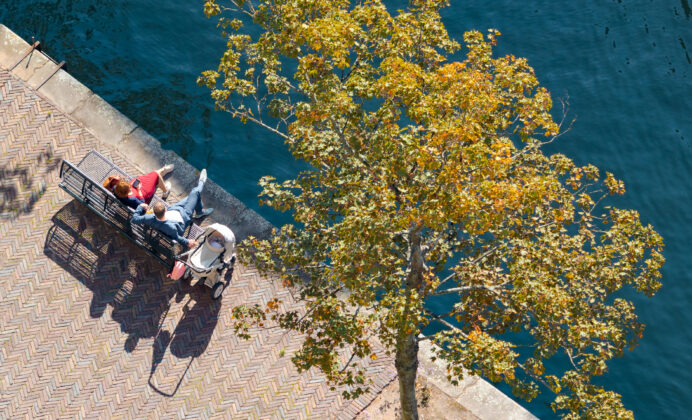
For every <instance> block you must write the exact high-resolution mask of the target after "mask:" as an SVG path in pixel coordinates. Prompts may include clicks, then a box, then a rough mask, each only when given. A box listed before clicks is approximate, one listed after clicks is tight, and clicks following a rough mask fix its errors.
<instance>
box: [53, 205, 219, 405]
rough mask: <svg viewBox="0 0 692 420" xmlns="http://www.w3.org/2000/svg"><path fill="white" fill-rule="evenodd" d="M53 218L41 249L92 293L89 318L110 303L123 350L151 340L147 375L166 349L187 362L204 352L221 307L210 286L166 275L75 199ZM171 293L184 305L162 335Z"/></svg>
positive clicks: (165, 271) (101, 312)
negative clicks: (172, 325)
mask: <svg viewBox="0 0 692 420" xmlns="http://www.w3.org/2000/svg"><path fill="white" fill-rule="evenodd" d="M52 222H53V225H52V226H51V227H50V229H49V230H48V233H47V235H46V240H45V244H44V254H45V255H46V256H47V257H48V258H50V259H51V260H52V261H54V262H55V263H56V264H58V265H59V266H60V267H61V268H62V269H64V270H65V271H67V272H68V273H69V274H71V275H72V276H74V277H75V278H76V279H77V280H79V281H80V282H81V283H82V284H84V286H86V287H87V288H88V289H89V290H90V291H91V292H92V294H93V295H92V299H91V304H90V315H91V317H93V318H99V317H101V316H102V315H103V313H104V312H105V310H106V309H107V308H108V306H111V307H112V311H111V318H112V319H113V321H116V322H117V323H118V324H119V325H120V328H121V330H122V331H123V332H124V333H126V334H127V335H128V337H127V339H126V341H125V343H124V350H125V351H127V352H132V351H133V350H134V349H135V348H136V347H137V344H138V342H139V340H140V339H143V338H153V339H154V343H153V352H154V357H153V360H152V367H151V374H153V373H154V371H155V370H156V367H157V366H158V364H159V363H160V362H161V360H162V358H163V354H164V352H165V350H166V348H169V349H170V353H171V354H172V355H174V356H175V357H177V358H188V357H189V358H190V360H191V361H192V360H194V359H195V358H197V357H199V356H200V355H202V354H203V353H204V351H205V350H206V349H207V346H208V344H209V341H210V338H211V335H212V333H213V331H214V328H215V327H216V324H217V322H218V314H219V310H220V307H221V303H220V301H213V300H212V299H211V297H210V296H209V291H208V289H206V290H205V288H203V287H202V286H189V285H183V286H181V285H179V284H178V283H176V282H175V281H173V280H170V279H168V278H166V274H167V272H168V269H167V267H165V266H164V265H163V264H161V263H160V262H158V261H157V260H155V259H154V258H153V257H151V256H150V255H149V254H147V253H146V252H144V251H143V250H141V249H139V248H138V247H137V246H136V245H135V244H134V243H132V241H130V240H128V239H127V238H125V237H124V236H123V235H121V234H120V233H118V232H117V231H116V230H115V229H114V228H113V227H111V226H110V225H108V224H107V223H106V222H104V221H103V220H102V219H101V218H100V217H98V216H97V215H95V214H94V213H93V212H92V211H91V210H89V209H88V208H87V207H86V206H84V205H83V204H82V203H80V202H79V201H77V200H73V201H71V202H70V203H68V204H66V205H65V206H64V207H62V208H61V209H60V210H58V212H57V213H56V214H55V215H54V216H53V217H52ZM173 298H175V299H176V300H177V301H178V302H181V301H182V300H183V299H187V303H186V305H185V308H187V309H184V310H183V311H184V313H183V316H182V319H181V320H180V321H179V322H178V323H177V326H176V328H175V331H174V332H173V333H172V334H169V336H168V338H166V336H165V334H161V332H162V331H161V326H162V324H163V321H164V320H165V318H166V317H167V316H168V315H169V314H168V312H169V309H170V306H171V303H172V301H173ZM164 343H165V345H164V346H162V344H164ZM190 363H191V362H190ZM188 367H189V366H188ZM185 373H187V370H186V372H185ZM184 376H185V374H183V375H182V377H181V378H180V382H182V380H183V378H184ZM179 385H180V384H178V386H179ZM175 390H176V391H177V387H176V389H175ZM157 392H159V391H158V390H157ZM160 393H161V392H160ZM162 394H163V395H167V394H165V393H162ZM171 395H173V394H171Z"/></svg>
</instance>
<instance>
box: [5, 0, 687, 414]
mask: <svg viewBox="0 0 692 420" xmlns="http://www.w3.org/2000/svg"><path fill="white" fill-rule="evenodd" d="M201 3H202V2H201V0H200V1H199V2H195V1H189V0H168V1H153V0H132V1H123V0H120V1H117V0H74V1H72V0H62V1H58V0H53V1H39V0H0V22H1V23H4V24H5V25H7V26H8V27H10V28H11V29H12V30H14V31H15V32H17V33H18V34H19V35H21V36H22V37H24V38H25V39H31V37H32V36H35V37H36V39H39V40H41V41H42V42H43V43H44V45H45V51H46V52H48V53H49V54H51V55H52V56H53V57H54V58H56V59H59V60H66V61H67V64H68V70H69V71H70V73H72V74H73V75H74V76H75V77H76V78H77V79H79V80H81V81H82V82H83V83H84V84H86V85H87V86H89V87H90V88H91V89H93V90H94V91H95V92H97V93H98V94H99V95H101V96H103V97H104V98H105V99H106V100H107V101H109V102H111V103H112V104H114V105H115V106H116V107H117V108H119V109H120V110H121V111H122V112H123V113H124V114H126V115H128V116H129V117H130V118H132V119H133V120H134V121H135V122H137V123H138V124H139V125H141V126H142V127H143V128H145V129H146V130H147V131H149V132H150V133H151V134H152V135H154V136H155V137H157V138H159V139H160V140H161V141H162V142H163V143H164V147H166V148H170V149H172V150H175V151H176V152H178V153H179V154H180V155H182V156H184V157H185V158H186V159H187V160H188V161H190V162H191V163H192V164H193V165H195V166H197V167H199V168H201V167H207V168H209V173H210V177H211V178H213V179H214V180H215V181H217V182H218V183H219V184H221V185H222V186H223V187H224V188H226V189H227V190H228V191H229V192H231V193H232V194H234V195H235V196H237V197H238V198H239V199H241V200H242V201H244V202H245V203H246V204H247V205H248V206H249V207H251V208H253V209H255V210H257V211H258V212H259V213H260V214H262V215H263V216H264V217H266V218H267V219H269V220H270V221H272V222H273V223H275V224H281V223H283V222H285V221H287V220H288V219H287V217H286V216H284V215H281V214H277V213H274V212H272V211H270V210H269V209H266V208H259V207H258V205H257V194H258V192H259V187H258V186H257V180H258V179H259V178H260V177H261V176H262V175H266V174H271V175H274V176H276V177H277V178H286V177H289V176H291V175H293V174H295V173H296V171H297V170H298V169H299V168H300V165H299V164H298V163H296V162H294V161H293V160H292V159H291V156H290V155H289V154H288V152H287V151H286V149H285V148H284V147H283V145H282V144H281V143H280V142H279V141H278V140H277V139H276V138H274V137H272V136H268V135H267V134H266V133H264V132H262V131H261V130H258V129H256V128H255V127H253V126H251V125H243V124H241V123H239V122H236V121H234V120H232V119H231V118H230V116H229V115H226V114H223V113H219V112H215V111H214V110H213V105H212V103H211V101H210V99H209V95H208V92H207V91H206V90H205V89H203V88H199V87H197V86H196V84H195V79H196V77H197V75H198V74H199V73H200V72H201V71H203V70H206V69H210V68H215V67H216V63H217V61H218V57H219V56H220V55H221V53H222V51H223V48H224V42H223V40H222V39H220V37H219V35H218V32H217V30H216V29H215V23H214V22H213V21H209V20H207V19H205V18H204V16H203V15H202V12H201ZM443 15H444V19H445V23H446V24H447V27H448V28H449V30H450V32H451V33H452V34H453V36H454V37H456V38H457V39H461V35H462V33H463V32H464V31H466V30H468V29H480V30H485V29H487V28H496V29H499V30H500V31H501V32H502V33H503V36H502V37H501V39H500V46H499V52H500V53H512V54H514V55H517V56H523V57H527V58H528V59H529V62H530V63H531V64H532V65H533V67H534V68H535V69H536V73H537V75H538V77H539V80H540V81H541V82H542V84H543V85H544V86H546V87H547V88H548V89H549V90H550V91H551V92H552V93H553V96H554V97H556V98H567V99H568V100H569V117H571V118H576V122H575V124H574V126H573V128H572V130H571V131H570V132H569V133H568V134H566V135H565V136H564V137H562V139H561V140H560V142H559V143H558V144H557V145H555V147H554V148H553V151H560V152H563V153H566V154H567V155H569V156H571V157H573V158H574V159H575V160H576V161H577V162H578V163H587V162H590V163H594V164H595V165H597V166H598V167H600V168H602V169H603V170H608V171H611V172H613V173H614V174H615V175H616V176H618V177H619V178H621V179H623V180H624V181H625V182H626V184H627V186H628V194H627V195H626V196H625V198H624V199H622V200H621V201H619V202H618V204H619V205H620V206H624V207H631V208H636V209H638V210H639V211H640V212H641V214H642V218H643V220H644V221H645V222H647V223H651V224H652V225H653V226H654V227H655V228H656V229H657V230H658V231H659V232H660V233H661V234H662V235H663V237H664V238H665V240H666V244H667V247H666V251H665V255H666V258H667V263H666V265H665V267H664V278H663V284H664V286H663V288H662V289H661V291H660V292H659V293H658V295H657V296H656V297H655V298H653V299H646V298H643V297H634V301H635V303H636V305H637V308H638V313H639V315H640V317H641V319H642V320H643V321H644V322H645V323H646V324H647V329H646V332H645V334H644V338H643V340H642V341H641V343H640V345H639V347H638V348H636V349H635V351H634V352H630V353H628V354H627V355H626V356H625V357H624V358H622V359H618V360H617V361H615V362H613V363H611V365H610V366H611V369H610V372H609V373H608V374H607V375H606V376H605V377H604V378H603V380H602V383H603V384H604V385H605V386H606V387H608V388H610V389H613V390H616V391H617V392H619V393H621V394H622V395H623V399H624V402H625V405H626V406H627V407H628V408H631V409H633V410H634V413H635V416H636V417H637V418H640V419H661V418H667V419H681V418H690V416H691V413H692V374H691V373H690V367H691V366H692V351H689V350H688V348H689V347H690V346H692V325H691V324H692V273H691V272H690V270H689V269H688V263H687V262H686V261H688V256H689V254H690V253H691V252H692V248H691V247H690V246H689V240H688V237H689V236H690V235H692V213H691V211H690V210H691V209H692V198H691V196H690V193H689V188H688V184H689V183H690V181H692V163H691V162H692V148H691V146H690V144H691V142H692V99H691V98H692V83H691V82H692V64H691V63H692V59H691V58H690V57H691V55H692V10H691V7H690V0H656V1H654V0H638V1H634V0H632V1H630V0H613V1H605V0H604V1H600V2H594V1H590V2H587V1H560V2H556V1H547V0H535V1H529V0H526V1H516V0H498V1H494V2H488V1H480V0H467V1H464V2H456V3H455V4H454V5H453V6H452V7H450V8H448V9H446V10H445V11H444V13H443ZM458 58H461V56H459V57H458ZM546 401H547V400H546V399H539V401H537V402H534V403H531V404H525V403H524V405H525V406H526V407H527V408H529V409H530V410H532V411H533V412H534V413H535V414H537V415H539V416H540V417H543V418H550V417H552V414H551V412H550V410H549V409H547V408H546V406H545V404H546Z"/></svg>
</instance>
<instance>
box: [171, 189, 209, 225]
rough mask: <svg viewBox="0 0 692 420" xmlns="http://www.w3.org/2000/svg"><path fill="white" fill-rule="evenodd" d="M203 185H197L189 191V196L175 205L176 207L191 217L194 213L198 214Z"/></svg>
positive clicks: (200, 209)
mask: <svg viewBox="0 0 692 420" xmlns="http://www.w3.org/2000/svg"><path fill="white" fill-rule="evenodd" d="M203 187H204V183H201V182H200V183H199V184H197V186H196V187H195V188H193V189H192V191H190V194H189V195H188V196H187V197H185V198H183V199H182V200H180V201H179V202H178V203H176V206H180V207H182V208H183V209H184V210H185V212H186V213H187V214H188V215H189V216H190V217H192V215H193V214H194V212H197V213H200V212H201V211H202V188H203Z"/></svg>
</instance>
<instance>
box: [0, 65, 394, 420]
mask: <svg viewBox="0 0 692 420" xmlns="http://www.w3.org/2000/svg"><path fill="white" fill-rule="evenodd" d="M92 148H96V149H98V150H100V151H101V152H102V153H104V154H106V155H108V156H111V157H112V158H113V159H116V160H117V162H118V163H119V164H120V165H122V167H123V168H124V169H126V170H127V171H128V172H130V173H134V172H135V170H134V168H132V167H131V165H130V167H128V164H127V159H125V157H123V156H121V155H119V154H118V153H117V152H115V151H113V150H108V149H105V148H104V146H102V145H100V144H99V142H98V141H97V140H96V139H95V138H94V137H93V136H92V135H91V134H90V133H89V132H87V131H86V130H85V129H84V128H83V127H80V126H79V125H78V124H77V123H75V122H74V121H72V120H71V119H69V118H68V117H67V116H65V115H64V114H62V113H61V112H60V111H59V110H57V109H56V108H55V107H54V106H52V105H51V104H50V103H49V102H47V101H46V100H44V99H42V98H41V97H39V96H37V95H36V94H35V93H34V92H33V91H32V90H31V89H30V88H28V87H27V86H26V85H25V84H24V83H23V82H21V81H19V80H18V79H15V78H14V77H13V76H11V75H10V74H9V73H7V72H5V71H2V70H0V199H2V201H1V202H0V419H21V418H27V419H29V418H55V419H58V418H61V419H62V418H65V419H72V418H98V419H104V418H124V419H126V418H161V419H169V418H232V419H260V418H261V419H264V418H279V419H298V418H320V419H322V418H324V419H327V418H352V417H354V416H355V414H356V413H358V412H359V411H360V410H361V409H362V408H363V407H364V406H365V405H367V404H368V403H369V401H370V400H371V399H372V398H374V394H376V393H377V392H379V390H380V389H381V388H382V387H384V386H385V385H386V384H387V383H389V382H390V381H391V380H392V379H393V378H394V371H393V366H392V362H391V360H390V359H388V358H387V357H384V354H383V353H382V352H378V353H379V354H380V356H381V357H380V358H379V359H378V360H377V361H371V362H370V365H369V366H368V371H369V372H370V374H371V378H372V379H373V380H374V385H373V386H372V389H373V392H371V393H368V394H366V395H365V396H363V397H361V398H360V399H358V400H356V401H346V400H343V399H342V398H341V396H340V391H341V390H338V389H337V390H335V391H330V390H329V387H328V385H327V384H326V382H325V379H324V377H323V376H322V375H320V374H319V372H312V371H311V372H307V373H303V374H300V375H299V374H298V373H297V372H296V369H295V368H294V367H293V365H292V364H291V362H290V355H291V354H292V353H293V352H294V351H295V350H296V349H297V348H298V346H299V344H300V337H299V336H297V335H295V334H292V333H286V332H285V331H282V330H280V329H278V328H267V329H263V330H257V331H253V332H252V339H250V340H248V341H246V340H242V339H239V338H237V337H236V336H235V335H234V333H233V329H232V325H231V319H230V308H232V307H233V306H235V305H238V304H241V303H249V304H253V303H260V302H266V301H267V300H269V299H271V298H274V297H278V298H280V299H282V300H283V302H284V303H285V305H287V306H288V307H298V305H299V303H297V302H295V301H294V300H293V299H292V297H291V294H290V292H289V291H288V290H286V289H284V288H282V287H281V286H280V285H278V284H277V283H276V282H272V281H270V280H271V279H268V278H265V277H263V276H260V275H259V274H258V273H257V271H256V270H255V269H254V268H253V267H245V266H237V267H236V269H235V270H234V272H233V273H232V279H231V286H230V288H229V289H227V290H226V292H225V293H224V297H223V299H222V300H220V301H211V299H210V298H209V297H208V289H205V288H203V287H198V286H190V285H184V286H180V287H179V286H178V285H176V284H175V283H174V282H172V281H171V280H170V279H167V278H166V276H165V274H166V269H165V268H164V267H163V266H162V265H161V264H159V263H158V262H156V261H155V260H154V259H153V258H151V257H150V256H148V255H147V254H146V253H145V252H143V251H142V250H140V249H138V248H137V247H136V246H135V245H134V244H132V243H131V242H130V241H129V240H127V239H126V238H124V237H122V236H121V235H119V234H118V233H117V232H116V231H114V230H113V229H112V228H111V227H109V226H108V225H107V224H106V223H105V222H103V221H102V220H101V219H99V218H98V217H97V216H96V215H94V214H93V213H91V212H90V211H89V210H88V209H87V208H85V207H84V206H82V205H81V204H79V203H78V202H75V201H72V200H71V199H70V197H69V196H68V195H67V194H66V193H64V192H63V191H62V190H60V189H59V188H58V187H57V183H58V182H59V179H58V170H59V169H58V164H59V162H60V159H68V160H71V161H73V162H77V161H79V159H80V158H81V157H82V156H83V155H84V154H85V153H86V152H87V151H88V150H91V149H92ZM284 353H285V354H284Z"/></svg>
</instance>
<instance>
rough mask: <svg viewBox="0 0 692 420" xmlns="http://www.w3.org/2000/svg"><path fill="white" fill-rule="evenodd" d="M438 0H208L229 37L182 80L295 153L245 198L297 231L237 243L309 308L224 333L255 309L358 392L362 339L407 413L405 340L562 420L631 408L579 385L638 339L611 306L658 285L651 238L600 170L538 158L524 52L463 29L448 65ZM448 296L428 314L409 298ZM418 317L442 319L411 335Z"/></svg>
mask: <svg viewBox="0 0 692 420" xmlns="http://www.w3.org/2000/svg"><path fill="white" fill-rule="evenodd" d="M445 3H446V0H410V1H409V4H408V7H407V8H406V9H405V10H400V11H398V12H397V14H396V15H391V14H390V13H389V12H388V11H387V9H386V8H385V6H384V5H383V4H382V3H381V2H380V1H378V0H363V1H357V2H355V3H351V2H350V1H348V0H339V1H330V0H300V1H295V0H292V1H289V0H256V1H255V0H253V1H250V0H248V1H245V0H227V2H226V3H223V4H221V2H220V1H217V0H209V1H207V2H206V4H205V6H204V10H205V12H206V14H207V15H208V16H218V19H219V26H220V27H221V28H222V30H223V35H224V36H225V37H226V38H227V41H228V42H227V50H226V51H225V53H224V54H223V57H222V58H221V60H220V64H219V67H218V70H217V71H206V72H204V73H203V74H202V76H200V78H199V80H198V82H199V83H200V84H201V85H205V86H208V87H209V88H210V89H211V96H212V97H213V99H214V100H215V103H216V107H217V108H218V109H220V110H224V111H227V112H230V113H231V114H232V115H233V116H235V117H237V118H239V119H241V120H242V121H244V122H252V123H255V124H258V125H260V126H262V127H264V128H266V129H267V130H269V131H270V132H272V133H274V134H275V135H276V136H277V138H280V139H282V140H283V141H284V142H285V144H286V145H287V146H288V148H289V149H290V151H291V152H292V153H293V155H294V156H295V157H296V158H297V159H302V160H304V161H306V162H307V163H308V164H309V165H310V169H309V170H306V171H303V172H301V173H300V174H298V175H297V176H296V177H295V178H294V179H290V180H287V181H284V182H279V181H277V180H275V179H274V178H272V177H269V176H268V177H264V178H262V179H261V181H260V185H261V186H262V188H263V191H262V193H261V195H260V196H261V202H262V203H263V204H265V205H269V206H271V207H273V208H275V209H278V210H281V211H287V210H290V211H292V212H293V215H294V218H295V221H296V223H295V224H289V225H285V226H283V227H281V229H280V230H279V231H277V232H275V235H274V236H273V237H272V238H270V239H268V240H258V239H254V238H250V239H249V240H248V241H245V242H244V244H243V245H242V247H241V251H242V252H241V260H244V261H246V262H247V261H252V262H253V263H255V264H256V266H257V267H258V268H259V269H260V270H262V271H276V272H279V273H280V274H281V276H282V279H283V281H284V282H285V284H286V285H288V286H292V287H297V288H298V289H299V290H300V296H301V298H302V299H303V300H304V302H305V305H306V307H305V312H304V313H294V312H284V311H282V310H280V309H279V307H280V305H279V304H278V302H276V301H272V302H270V303H269V305H268V306H267V307H266V308H262V307H237V308H235V309H234V311H235V315H236V316H237V319H238V323H237V325H236V328H237V329H238V330H239V332H240V333H241V334H244V335H247V333H248V331H249V330H248V328H249V327H250V326H251V325H254V324H253V323H255V322H261V321H262V320H264V319H266V318H267V317H271V318H272V319H274V320H275V321H277V322H278V323H279V324H280V325H281V326H282V327H284V328H289V329H293V330H297V331H299V332H301V333H303V334H304V335H305V337H306V338H305V342H304V344H303V346H302V348H301V350H300V351H299V352H297V353H296V354H295V355H294V356H293V362H294V363H295V364H296V366H298V368H299V369H308V368H311V367H315V366H316V367H319V368H320V369H322V370H323V371H324V372H325V374H326V375H327V377H328V378H329V379H330V380H331V381H333V382H334V383H338V384H345V385H350V387H348V388H347V389H348V391H347V392H345V394H346V396H349V397H354V396H357V395H359V393H361V392H363V391H364V389H366V388H367V387H366V385H367V381H366V378H365V377H364V375H363V371H362V368H361V362H360V361H361V360H362V359H364V358H367V357H373V358H375V357H377V355H375V354H373V353H372V348H371V345H370V340H369V339H368V337H370V336H372V335H375V336H376V337H377V338H378V339H379V341H380V342H381V343H383V344H384V346H385V347H386V348H387V349H388V350H387V351H389V352H391V353H392V354H393V355H394V358H395V364H396V369H397V373H398V378H399V384H400V389H401V393H400V401H401V410H402V414H403V418H405V419H415V418H417V416H418V415H417V408H416V397H415V377H416V369H417V366H418V343H419V342H420V340H433V342H434V343H435V344H437V347H436V348H437V349H438V350H437V353H436V356H437V357H439V358H442V359H444V361H445V362H446V363H447V365H448V372H449V380H451V381H452V382H453V383H454V382H456V381H457V380H458V379H459V378H460V377H462V375H464V374H467V373H471V374H478V375H482V376H484V377H486V378H488V379H490V380H492V381H496V382H497V381H504V382H505V383H507V384H509V385H510V386H511V387H512V389H513V392H514V393H515V394H516V395H518V396H521V397H523V398H525V399H527V400H531V399H532V398H534V397H535V396H536V395H537V393H538V392H539V388H540V387H541V386H544V387H545V389H546V390H549V391H551V392H553V393H554V394H555V400H554V402H553V403H552V408H553V410H555V411H556V412H558V413H560V414H562V415H563V416H564V417H565V418H580V417H586V418H601V417H604V418H624V417H632V413H631V412H630V411H628V410H626V409H625V408H624V407H623V405H622V403H621V401H620V396H619V395H618V394H616V393H615V392H612V391H606V390H604V389H602V388H601V387H600V386H597V385H595V384H593V383H591V378H592V377H593V376H597V375H601V374H603V373H604V372H606V370H607V364H606V363H607V361H608V360H610V359H611V358H613V357H615V356H619V355H621V354H622V353H623V350H624V349H625V348H626V347H633V346H635V345H636V343H637V340H638V338H640V337H641V335H642V331H643V325H642V324H641V323H640V322H639V321H638V320H637V317H636V315H635V313H634V306H633V304H632V303H631V302H630V301H629V300H627V298H626V297H627V296H628V295H627V293H632V292H631V291H632V290H633V291H636V292H641V293H643V294H645V295H646V296H652V295H653V294H654V293H655V292H656V290H657V289H658V288H659V287H660V283H659V282H658V279H659V278H660V268H661V266H662V264H663V261H664V258H663V256H662V254H661V252H662V247H663V243H662V239H661V237H660V236H659V235H658V234H657V233H656V232H655V231H654V229H653V228H652V227H651V226H644V225H643V224H642V223H641V222H640V220H639V216H638V214H637V212H636V211H633V210H622V209H617V208H614V207H608V206H604V205H603V204H602V203H601V200H602V199H604V198H605V197H606V196H608V195H612V194H623V193H624V191H625V190H624V185H623V183H622V182H621V181H619V180H617V179H615V178H614V177H613V175H612V174H610V173H606V174H605V176H602V175H601V173H600V172H599V170H598V169H597V168H596V167H594V166H593V165H586V166H581V167H580V166H577V165H575V163H574V162H573V161H572V160H570V159H569V158H567V157H566V156H563V155H560V154H555V155H551V156H547V155H545V154H544V153H543V151H542V149H543V146H544V145H546V144H547V143H550V142H552V141H553V140H554V139H555V138H557V137H558V136H559V133H560V126H559V125H558V124H557V123H556V122H555V121H554V120H553V118H552V116H551V114H550V111H551V107H552V101H551V98H550V95H549V93H548V92H547V91H546V90H545V89H544V88H542V87H540V86H539V84H538V81H537V79H536V77H535V75H534V72H533V70H532V68H531V67H530V66H529V65H528V64H527V61H526V60H525V59H522V58H516V57H513V56H511V55H510V56H505V57H494V56H493V46H494V45H495V44H496V40H497V36H498V35H499V33H498V32H497V31H494V30H490V31H489V32H488V33H487V35H482V34H481V33H479V32H468V33H466V34H465V35H464V41H465V47H466V49H467V52H466V58H465V59H464V60H463V61H461V62H449V61H448V60H447V58H448V57H449V55H450V54H451V53H453V52H454V51H456V50H457V49H459V48H460V45H459V44H458V43H456V42H455V41H454V40H452V39H450V38H449V36H448V34H447V32H446V29H445V27H444V25H443V24H442V22H441V19H440V15H439V9H440V8H441V7H442V6H445V5H446V4H445ZM247 24H252V25H253V29H252V30H249V31H245V30H244V28H245V26H246V25H247ZM340 290H348V291H349V293H348V295H347V297H346V298H343V299H340V298H338V297H337V292H338V291H340ZM623 290H624V291H623ZM444 295H447V296H452V297H454V299H453V303H452V304H450V305H449V307H448V308H447V309H446V310H445V311H442V312H435V311H433V309H431V305H428V304H426V303H427V302H429V301H430V299H439V298H437V297H438V296H444ZM436 306H437V307H439V306H440V304H439V303H438V305H436ZM431 323H437V324H438V325H442V326H444V328H443V329H442V330H441V331H440V332H437V333H435V334H431V335H428V336H425V337H424V336H422V335H421V332H422V331H423V330H424V329H425V328H426V327H427V326H428V325H430V324H431ZM344 351H348V352H350V353H347V356H348V354H350V355H351V356H350V357H348V360H347V362H340V360H341V359H339V354H340V352H342V353H343V352H344ZM464 369H465V370H464Z"/></svg>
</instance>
